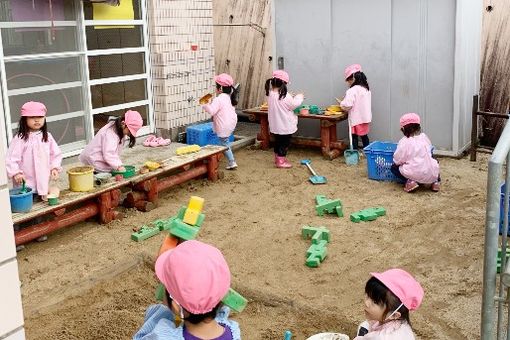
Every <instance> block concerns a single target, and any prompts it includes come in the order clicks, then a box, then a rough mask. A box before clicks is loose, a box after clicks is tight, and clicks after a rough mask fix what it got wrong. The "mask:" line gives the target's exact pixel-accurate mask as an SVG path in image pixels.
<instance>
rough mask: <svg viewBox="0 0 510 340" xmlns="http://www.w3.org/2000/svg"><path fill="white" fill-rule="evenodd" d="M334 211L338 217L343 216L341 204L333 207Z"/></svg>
mask: <svg viewBox="0 0 510 340" xmlns="http://www.w3.org/2000/svg"><path fill="white" fill-rule="evenodd" d="M335 212H336V214H337V215H338V217H344V212H343V211H342V206H338V207H335Z"/></svg>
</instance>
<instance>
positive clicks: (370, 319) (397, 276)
mask: <svg viewBox="0 0 510 340" xmlns="http://www.w3.org/2000/svg"><path fill="white" fill-rule="evenodd" d="M371 275H372V277H371V278H370V279H369V280H368V281H367V284H366V285H365V306H364V309H365V316H366V318H367V321H365V322H363V323H362V324H361V325H360V327H359V328H358V333H357V337H355V338H354V339H353V340H365V339H366V340H368V339H374V340H375V339H377V340H415V337H414V333H413V330H412V328H411V324H410V321H409V312H410V311H413V310H416V309H417V308H418V307H419V306H420V304H421V301H422V300H423V288H422V287H421V286H420V284H419V283H418V281H416V280H415V279H414V278H413V277H412V276H411V274H409V273H408V272H406V271H404V270H402V269H398V268H395V269H390V270H387V271H385V272H383V273H371Z"/></svg>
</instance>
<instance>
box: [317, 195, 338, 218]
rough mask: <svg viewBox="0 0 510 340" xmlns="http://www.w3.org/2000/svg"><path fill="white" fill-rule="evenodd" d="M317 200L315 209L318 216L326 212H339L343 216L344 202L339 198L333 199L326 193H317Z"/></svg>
mask: <svg viewBox="0 0 510 340" xmlns="http://www.w3.org/2000/svg"><path fill="white" fill-rule="evenodd" d="M315 202H316V205H315V211H316V212H317V215H318V216H324V213H328V214H337V215H338V216H340V217H341V216H343V212H342V202H341V201H340V200H339V199H334V200H331V199H328V198H327V197H326V196H324V195H317V196H315ZM339 211H340V215H339Z"/></svg>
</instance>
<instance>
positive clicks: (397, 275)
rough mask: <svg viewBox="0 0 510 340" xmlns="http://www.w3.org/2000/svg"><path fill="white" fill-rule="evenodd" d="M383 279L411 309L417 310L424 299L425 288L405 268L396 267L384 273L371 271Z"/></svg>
mask: <svg viewBox="0 0 510 340" xmlns="http://www.w3.org/2000/svg"><path fill="white" fill-rule="evenodd" d="M370 275H372V276H373V277H375V278H376V279H378V280H379V281H381V282H382V283H383V284H384V285H385V286H386V287H387V288H388V289H389V290H390V291H391V292H392V293H393V294H395V295H396V296H397V297H398V298H399V299H400V301H401V302H402V303H403V304H404V306H406V307H407V309H409V310H416V309H417V308H418V307H419V306H420V304H421V301H422V300H423V295H424V292H423V288H422V287H421V285H420V283H419V282H418V281H416V280H415V279H414V277H412V276H411V274H409V273H408V272H406V271H405V270H402V269H399V268H394V269H389V270H387V271H385V272H383V273H370Z"/></svg>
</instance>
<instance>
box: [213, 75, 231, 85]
mask: <svg viewBox="0 0 510 340" xmlns="http://www.w3.org/2000/svg"><path fill="white" fill-rule="evenodd" d="M214 82H216V83H218V84H220V85H221V86H232V85H234V79H233V78H232V77H231V76H230V74H226V73H222V74H218V75H217V76H215V77H214Z"/></svg>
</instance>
